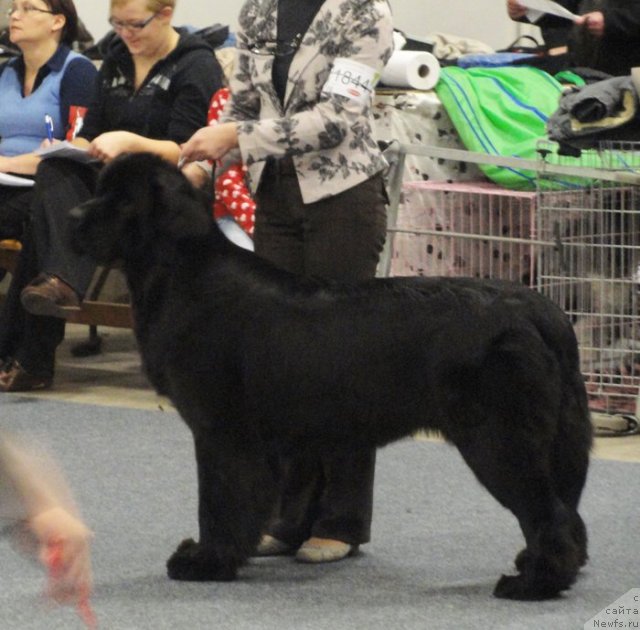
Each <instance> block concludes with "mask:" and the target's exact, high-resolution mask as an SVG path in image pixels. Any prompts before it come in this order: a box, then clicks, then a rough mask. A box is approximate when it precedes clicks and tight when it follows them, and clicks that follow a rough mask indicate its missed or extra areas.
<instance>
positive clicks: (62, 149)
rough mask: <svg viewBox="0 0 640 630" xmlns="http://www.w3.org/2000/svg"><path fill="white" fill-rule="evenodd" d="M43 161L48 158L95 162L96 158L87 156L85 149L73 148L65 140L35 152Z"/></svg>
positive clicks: (73, 146) (72, 145)
mask: <svg viewBox="0 0 640 630" xmlns="http://www.w3.org/2000/svg"><path fill="white" fill-rule="evenodd" d="M35 154H36V155H39V156H40V157H41V158H42V159H43V160H45V159H47V158H50V157H59V158H67V159H70V160H76V161H77V162H97V161H98V160H96V158H94V157H93V156H91V155H89V152H88V151H87V149H83V148H81V147H77V146H75V144H71V143H70V142H67V141H66V140H65V141H64V142H56V143H54V144H52V145H50V146H48V147H43V148H41V149H37V150H36V151H35Z"/></svg>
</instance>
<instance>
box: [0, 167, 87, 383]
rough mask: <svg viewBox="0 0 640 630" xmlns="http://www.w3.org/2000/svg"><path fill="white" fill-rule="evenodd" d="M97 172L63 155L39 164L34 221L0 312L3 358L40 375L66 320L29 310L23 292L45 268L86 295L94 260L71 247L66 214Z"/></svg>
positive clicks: (50, 367) (50, 363) (51, 360)
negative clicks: (26, 308)
mask: <svg viewBox="0 0 640 630" xmlns="http://www.w3.org/2000/svg"><path fill="white" fill-rule="evenodd" d="M98 172H99V168H98V167H96V166H94V165H87V164H81V163H79V162H75V161H72V160H64V159H48V160H43V161H42V162H41V163H40V166H39V167H38V172H37V174H36V185H35V187H34V189H33V193H32V195H33V196H32V198H31V207H30V222H29V224H28V228H27V229H26V231H25V233H24V235H23V238H22V245H23V249H22V252H21V254H20V258H19V262H18V268H17V270H16V273H15V274H14V277H13V279H12V282H11V285H10V287H9V291H8V293H7V297H6V300H5V302H4V304H3V308H2V313H1V314H0V358H2V359H7V358H9V357H13V358H14V359H16V360H18V361H19V362H20V363H21V365H22V366H23V367H24V369H25V370H27V371H28V372H30V373H32V374H35V375H47V376H52V375H53V372H54V365H55V353H56V348H57V347H58V345H60V343H61V342H62V340H63V339H64V332H65V321H64V320H63V319H60V318H57V317H40V316H36V315H31V314H30V313H26V312H25V311H24V309H23V308H22V305H21V303H20V292H21V291H22V289H23V288H24V287H25V286H27V285H28V284H29V283H30V282H31V281H32V280H33V279H34V278H35V277H36V276H37V275H38V274H39V273H41V272H46V273H52V274H54V275H57V276H59V277H60V278H62V279H63V280H64V281H65V282H67V283H68V284H70V285H71V286H72V287H73V288H74V289H75V290H76V291H77V292H78V294H79V295H81V296H82V295H84V293H85V291H86V290H87V288H88V286H89V284H90V282H91V279H92V277H93V273H94V271H95V263H94V262H93V261H92V260H91V259H89V258H88V257H87V256H79V255H77V254H76V253H75V252H74V251H73V250H72V249H71V247H70V239H69V232H68V221H67V215H68V213H69V210H71V208H73V207H75V206H76V205H78V204H80V203H82V202H84V201H86V200H88V199H90V198H91V197H92V196H93V193H94V191H95V186H96V180H97V175H98Z"/></svg>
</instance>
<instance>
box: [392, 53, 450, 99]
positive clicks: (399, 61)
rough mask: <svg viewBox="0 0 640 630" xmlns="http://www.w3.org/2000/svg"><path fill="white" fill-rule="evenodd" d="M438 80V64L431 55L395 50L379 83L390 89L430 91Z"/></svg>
mask: <svg viewBox="0 0 640 630" xmlns="http://www.w3.org/2000/svg"><path fill="white" fill-rule="evenodd" d="M439 78H440V64H439V63H438V60H437V59H436V58H435V57H434V56H433V55H432V54H431V53H428V52H423V51H418V50H396V51H395V52H394V53H393V54H392V55H391V59H389V63H387V65H386V66H385V68H384V70H383V71H382V76H381V77H380V82H381V83H383V84H384V85H388V86H390V87H406V88H413V89H414V90H432V89H433V88H434V87H435V86H436V83H437V82H438V79H439Z"/></svg>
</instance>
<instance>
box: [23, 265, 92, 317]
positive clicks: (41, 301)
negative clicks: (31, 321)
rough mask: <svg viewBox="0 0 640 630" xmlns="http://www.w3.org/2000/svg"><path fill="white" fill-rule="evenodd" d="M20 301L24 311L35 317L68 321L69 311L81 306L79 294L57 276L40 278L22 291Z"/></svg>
mask: <svg viewBox="0 0 640 630" xmlns="http://www.w3.org/2000/svg"><path fill="white" fill-rule="evenodd" d="M20 301H21V302H22V306H24V309H25V310H26V311H28V312H29V313H31V314H33V315H45V316H48V317H60V318H62V319H66V318H67V317H68V316H69V309H71V310H73V309H77V308H78V307H79V306H80V298H79V297H78V294H77V293H76V292H75V291H74V290H73V289H72V288H71V287H70V286H69V285H68V284H67V283H66V282H63V281H62V280H60V278H58V277H57V276H50V275H45V276H42V275H41V276H38V277H37V278H36V279H35V280H34V281H33V282H32V283H31V284H29V285H27V286H26V287H25V288H24V289H22V293H21V294H20Z"/></svg>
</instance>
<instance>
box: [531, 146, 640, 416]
mask: <svg viewBox="0 0 640 630" xmlns="http://www.w3.org/2000/svg"><path fill="white" fill-rule="evenodd" d="M597 162H598V168H599V169H600V171H601V173H602V175H603V177H595V178H591V179H587V180H584V181H583V182H581V183H579V184H575V185H572V186H569V187H568V188H567V189H565V190H553V189H554V188H557V186H554V185H553V184H554V183H557V182H554V179H555V178H556V176H554V175H549V174H545V173H544V172H540V173H539V174H538V179H539V186H538V201H537V232H538V237H539V239H540V241H541V242H545V241H546V242H548V243H550V245H549V246H545V247H540V248H538V261H537V269H536V272H537V273H536V278H537V288H538V289H539V290H540V291H541V292H542V293H544V294H546V295H548V296H549V297H550V298H551V299H552V300H553V301H554V302H556V303H557V304H558V305H559V306H561V307H562V308H563V309H564V310H565V311H566V312H567V313H568V315H569V316H570V318H571V320H572V322H573V325H574V329H575V331H576V336H577V338H578V343H579V347H580V357H581V369H582V372H583V374H584V377H585V381H586V383H587V391H588V394H589V406H590V408H591V410H592V412H595V413H596V414H597V413H600V414H604V415H608V416H615V415H618V416H620V417H622V418H626V419H627V420H629V419H634V422H635V426H636V427H637V416H638V411H639V407H638V393H639V391H640V311H639V308H640V186H639V185H636V184H633V183H631V184H626V183H623V184H621V183H620V182H619V181H615V179H614V178H610V177H609V175H610V174H611V172H612V171H620V170H625V171H628V172H640V145H634V144H632V143H625V144H624V145H622V144H619V143H609V144H603V145H601V147H600V148H599V151H598V154H597ZM593 164H594V155H593V152H589V153H588V154H587V155H585V158H584V165H585V166H590V167H591V166H593Z"/></svg>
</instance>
